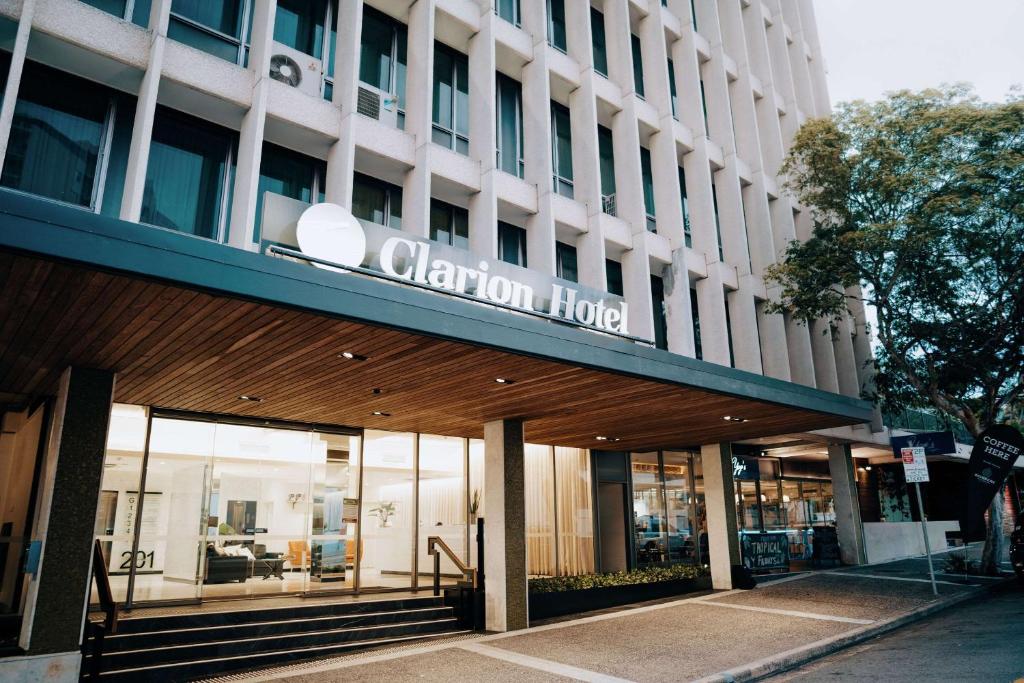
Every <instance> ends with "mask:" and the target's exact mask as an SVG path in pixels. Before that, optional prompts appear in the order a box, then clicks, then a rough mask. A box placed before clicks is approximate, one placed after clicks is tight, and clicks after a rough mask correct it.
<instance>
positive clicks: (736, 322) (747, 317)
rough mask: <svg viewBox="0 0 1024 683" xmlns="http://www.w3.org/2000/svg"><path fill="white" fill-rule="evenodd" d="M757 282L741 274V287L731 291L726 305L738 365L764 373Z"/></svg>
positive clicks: (751, 277)
mask: <svg viewBox="0 0 1024 683" xmlns="http://www.w3.org/2000/svg"><path fill="white" fill-rule="evenodd" d="M757 284H758V283H757V282H756V281H755V278H754V277H753V276H752V275H750V274H747V275H741V276H740V278H739V285H740V288H739V289H738V290H737V291H735V292H730V293H729V295H728V297H727V301H726V305H727V306H729V321H730V323H732V349H733V355H734V356H735V357H736V367H737V368H739V369H740V370H746V371H747V372H756V373H757V374H762V373H763V369H762V366H761V340H760V338H759V335H758V327H757V306H756V302H755V300H754V294H755V293H756V291H757Z"/></svg>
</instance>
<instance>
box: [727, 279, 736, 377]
mask: <svg viewBox="0 0 1024 683" xmlns="http://www.w3.org/2000/svg"><path fill="white" fill-rule="evenodd" d="M725 338H726V341H728V342H729V367H730V368H734V367H736V355H735V354H734V353H733V350H732V320H731V319H730V318H729V295H728V294H726V295H725Z"/></svg>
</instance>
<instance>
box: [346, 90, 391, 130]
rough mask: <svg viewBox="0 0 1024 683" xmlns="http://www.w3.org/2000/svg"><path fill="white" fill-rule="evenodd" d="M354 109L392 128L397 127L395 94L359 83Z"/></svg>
mask: <svg viewBox="0 0 1024 683" xmlns="http://www.w3.org/2000/svg"><path fill="white" fill-rule="evenodd" d="M356 111H357V112H359V113H360V114H362V115H363V116H368V117H370V118H371V119H374V120H375V121H380V122H381V123H384V124H387V125H389V126H391V127H392V128H398V96H397V95H394V94H392V93H389V92H384V91H383V90H381V89H379V88H374V87H373V86H372V85H367V84H366V83H360V84H359V92H358V93H357V94H356Z"/></svg>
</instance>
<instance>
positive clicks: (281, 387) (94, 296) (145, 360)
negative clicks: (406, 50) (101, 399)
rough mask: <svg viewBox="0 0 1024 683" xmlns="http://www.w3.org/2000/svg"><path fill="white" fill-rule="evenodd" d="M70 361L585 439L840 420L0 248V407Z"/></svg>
mask: <svg viewBox="0 0 1024 683" xmlns="http://www.w3.org/2000/svg"><path fill="white" fill-rule="evenodd" d="M343 351H351V352H353V353H356V354H359V355H362V356H366V360H362V361H360V360H346V359H344V358H341V357H339V354H341V353H342V352H343ZM69 365H82V366H89V367H98V368H105V369H112V370H115V371H116V372H117V385H116V386H117V388H116V396H115V399H116V400H117V401H119V402H124V403H136V404H142V405H153V406H161V407H165V408H175V409H181V410H191V411H200V412H213V413H229V414H236V415H248V416H258V417H266V418H276V419H285V420H297V421H305V422H317V423H326V424H336V425H346V426H352V427H365V428H374V429H388V430H395V431H421V432H426V433H433V434H443V435H450V436H469V437H481V436H482V435H483V424H484V423H485V422H487V421H489V420H494V419H501V418H512V417H522V418H524V419H525V420H526V437H527V439H528V440H529V441H531V442H537V443H547V444H558V445H565V446H577V447H584V448H595V447H596V448H616V449H642V448H654V447H682V446H695V445H699V444H702V443H713V442H716V441H721V440H739V439H745V438H755V437H763V436H769V435H775V434H784V433H794V432H802V431H807V430H812V429H821V428H825V427H832V426H838V425H842V424H849V423H850V420H848V419H845V418H841V417H837V416H834V415H825V414H821V413H814V412H811V411H807V410H798V409H795V408H789V407H784V406H778V405H773V404H768V403H763V402H757V401H753V400H749V399H743V398H737V397H730V396H724V395H718V394H714V393H711V392H707V391H702V390H697V389H692V388H687V387H680V386H676V385H670V384H664V383H658V382H654V381H650V380H645V379H641V378H636V377H631V376H622V375H616V374H612V373H609V372H601V371H597V370H593V369H588V368H581V367H575V366H571V365H565V364H560V363H556V362H552V361H547V360H541V359H537V358H532V357H526V356H521V355H514V354H511V353H506V352H502V351H498V350H494V349H489V348H481V347H477V346H473V345H472V344H470V343H462V342H453V341H447V340H443V339H435V338H431V337H425V336H421V335H415V334H411V333H408V332H403V331H399V330H394V329H389V328H384V327H375V326H372V325H367V324H363V323H356V322H351V321H345V320H339V319H335V318H330V317H327V316H322V315H316V314H313V313H310V312H306V311H297V310H289V309H285V308H279V307H274V306H270V305H266V304H262V303H257V302H251V301H243V300H239V299H234V298H230V297H224V296H218V295H214V294H210V293H207V292H200V291H193V290H188V289H184V288H180V287H176V286H171V285H168V284H165V283H159V282H148V281H144V280H139V279H135V278H131V277H128V276H123V275H117V274H111V273H105V272H98V271H95V270H90V269H88V268H85V267H80V266H77V265H70V264H65V263H56V262H52V261H46V260H42V259H38V258H33V257H30V256H23V255H15V254H11V253H0V406H2V405H3V404H6V405H8V406H13V405H17V404H21V403H25V402H26V401H28V400H30V399H32V398H34V397H39V396H43V395H48V394H52V393H53V392H54V391H55V387H56V383H57V380H58V378H59V376H60V373H61V371H62V370H63V368H65V367H67V366H69ZM497 377H507V378H511V379H513V380H514V383H513V384H507V385H502V384H498V383H496V382H495V381H494V380H495V378H497ZM375 389H378V390H379V392H380V393H374V390H375ZM241 395H249V396H258V397H260V398H262V399H263V400H262V402H260V403H255V402H251V401H242V400H239V398H238V397H239V396H241ZM374 411H380V412H384V413H390V416H376V415H373V412H374ZM724 415H738V416H742V417H744V418H746V419H747V422H743V423H731V422H726V421H724V420H723V419H722V417H723V416H724ZM597 435H604V436H609V437H614V438H618V439H619V441H617V442H612V443H609V442H600V441H597V440H595V437H596V436H597Z"/></svg>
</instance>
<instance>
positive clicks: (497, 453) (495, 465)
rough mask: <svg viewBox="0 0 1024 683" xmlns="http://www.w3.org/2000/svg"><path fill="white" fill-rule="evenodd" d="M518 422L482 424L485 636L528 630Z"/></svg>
mask: <svg viewBox="0 0 1024 683" xmlns="http://www.w3.org/2000/svg"><path fill="white" fill-rule="evenodd" d="M524 468H525V451H524V447H523V422H522V420H495V421H494V422H488V423H486V424H485V425H484V487H485V488H484V490H485V491H486V495H485V496H484V603H485V611H486V622H487V623H486V626H487V630H488V631H515V630H518V629H523V628H526V627H527V626H529V621H530V620H529V614H528V609H529V605H528V601H527V580H526V498H525V493H524V489H525V486H526V481H525V469H524Z"/></svg>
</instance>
